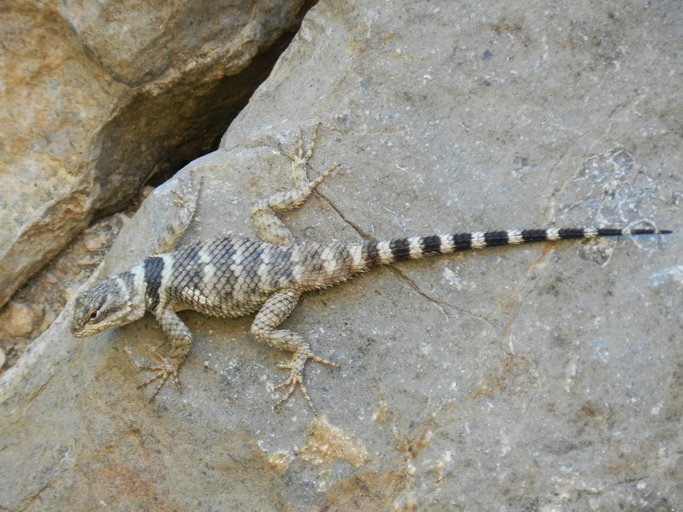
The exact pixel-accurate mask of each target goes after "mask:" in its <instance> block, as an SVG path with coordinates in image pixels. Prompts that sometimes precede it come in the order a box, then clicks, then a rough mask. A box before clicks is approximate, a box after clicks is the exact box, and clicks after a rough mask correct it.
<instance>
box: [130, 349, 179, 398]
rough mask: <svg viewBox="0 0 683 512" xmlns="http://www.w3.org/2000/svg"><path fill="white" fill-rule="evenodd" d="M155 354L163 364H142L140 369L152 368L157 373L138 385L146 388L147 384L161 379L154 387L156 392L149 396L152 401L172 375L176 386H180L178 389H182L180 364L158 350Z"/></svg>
mask: <svg viewBox="0 0 683 512" xmlns="http://www.w3.org/2000/svg"><path fill="white" fill-rule="evenodd" d="M153 353H154V355H155V356H156V357H157V359H159V361H160V362H161V364H159V365H157V366H140V367H139V368H140V370H150V371H152V372H156V374H155V375H153V376H152V377H151V378H149V379H147V380H146V381H145V382H143V383H142V384H140V385H139V386H138V389H140V388H144V387H145V386H148V385H149V384H151V383H152V382H155V381H159V383H158V384H157V386H156V388H154V392H153V393H152V396H151V397H150V398H149V401H150V402H151V401H152V400H154V397H156V396H157V393H159V390H161V388H162V387H164V384H166V382H168V379H170V378H171V377H172V378H173V382H175V385H176V387H177V388H178V391H180V380H179V379H178V370H179V369H180V365H178V364H176V363H174V362H173V361H171V360H170V359H168V358H167V357H164V356H162V355H161V354H159V352H157V350H156V349H155V350H154V352H153Z"/></svg>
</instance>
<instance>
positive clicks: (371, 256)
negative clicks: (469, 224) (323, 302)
mask: <svg viewBox="0 0 683 512" xmlns="http://www.w3.org/2000/svg"><path fill="white" fill-rule="evenodd" d="M670 233H671V231H670V230H667V229H615V228H562V229H555V228H551V229H524V230H519V231H517V230H511V231H481V232H473V233H457V234H452V235H430V236H417V237H412V238H396V239H393V240H385V241H381V242H376V241H370V242H365V243H364V244H363V253H364V255H365V258H364V260H365V261H363V264H364V265H367V267H372V266H376V265H389V264H391V263H394V262H396V261H404V260H411V259H419V258H424V257H425V256H429V255H432V254H449V253H453V252H456V251H467V250H470V249H483V248H485V247H499V246H503V245H518V244H526V243H533V242H552V241H556V240H571V239H588V238H598V237H608V236H631V235H667V234H670Z"/></svg>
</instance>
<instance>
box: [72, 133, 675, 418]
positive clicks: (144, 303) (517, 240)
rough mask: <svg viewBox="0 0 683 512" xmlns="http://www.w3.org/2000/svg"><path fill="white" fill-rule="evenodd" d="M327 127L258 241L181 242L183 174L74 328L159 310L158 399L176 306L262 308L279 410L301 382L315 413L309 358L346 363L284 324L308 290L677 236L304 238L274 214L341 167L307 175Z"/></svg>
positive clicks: (175, 348)
mask: <svg viewBox="0 0 683 512" xmlns="http://www.w3.org/2000/svg"><path fill="white" fill-rule="evenodd" d="M319 126H320V125H317V126H316V128H315V129H314V131H313V134H312V136H311V140H310V143H309V144H308V145H307V147H305V146H306V145H305V144H304V138H303V133H302V132H301V131H300V132H299V136H298V143H297V144H296V145H295V146H294V148H293V149H292V150H291V151H290V152H289V153H288V154H287V155H286V156H288V157H289V158H290V160H291V165H290V174H291V180H292V187H291V188H290V189H288V190H286V191H281V192H278V193H276V194H274V195H272V196H270V197H268V198H267V199H263V200H261V201H258V202H257V204H256V205H255V206H254V208H253V209H252V211H251V216H252V221H253V223H254V226H255V228H256V231H257V233H258V236H259V239H258V240H257V239H251V238H246V237H242V236H238V235H235V234H227V235H225V236H224V237H222V238H218V239H213V240H209V241H199V242H196V243H192V244H189V245H184V246H183V245H181V246H178V247H175V245H176V241H177V240H178V238H179V237H180V236H181V235H182V234H183V233H184V232H185V230H186V229H187V227H188V226H189V225H190V223H191V222H192V220H193V218H194V215H195V212H196V209H197V203H198V198H199V194H200V189H201V180H199V179H197V178H196V177H195V176H194V173H190V175H189V177H188V178H187V179H185V180H182V179H181V180H180V182H181V191H180V193H178V192H175V191H174V193H175V194H176V195H177V196H178V200H177V201H176V202H175V204H176V205H177V206H180V208H178V210H177V213H176V214H175V217H174V218H173V219H171V221H170V222H169V224H168V226H167V229H166V231H165V232H164V233H163V234H162V235H161V237H160V238H159V240H158V241H157V243H156V245H155V250H154V254H153V255H152V256H149V257H147V258H146V259H144V260H143V261H141V262H140V263H138V264H136V265H134V266H133V267H131V268H129V269H128V270H127V271H125V272H122V273H119V274H116V275H113V276H110V277H106V278H104V279H101V280H99V281H98V282H97V283H95V284H94V285H93V286H92V287H90V288H89V289H86V290H85V291H83V292H81V293H80V294H79V295H78V296H77V298H76V300H75V306H74V314H73V321H72V325H71V332H72V334H73V335H74V336H76V337H85V336H91V335H94V334H97V333H99V332H102V331H104V330H107V329H111V328H114V327H120V326H123V325H126V324H128V323H130V322H133V321H135V320H137V319H139V318H141V317H142V316H143V315H144V314H145V313H146V312H149V313H151V314H152V315H153V316H154V318H155V319H156V321H157V323H158V324H159V326H160V327H161V329H162V331H163V332H164V334H165V336H166V338H167V340H168V341H170V349H169V351H168V354H167V355H166V356H163V355H161V354H160V353H159V352H158V350H157V349H154V350H153V354H154V355H155V357H156V358H157V359H158V360H159V364H158V365H147V366H140V367H139V368H140V370H146V371H151V372H154V373H153V375H152V376H151V377H150V378H149V379H148V380H146V381H145V382H143V383H142V384H140V385H139V386H138V387H139V388H141V387H145V386H148V385H150V384H152V383H154V382H156V386H155V389H154V391H153V392H152V394H151V397H150V401H152V400H153V399H154V398H155V397H156V396H157V394H158V393H159V391H160V390H161V388H162V387H163V386H164V385H165V384H166V383H167V382H168V381H169V379H172V380H173V382H175V384H176V386H177V387H178V389H180V381H179V379H178V371H179V370H180V368H181V366H182V364H183V362H184V361H185V359H186V357H187V354H188V352H189V350H190V345H191V344H192V333H191V332H190V330H189V328H188V327H187V326H186V325H185V323H184V322H183V321H182V320H181V319H180V318H179V317H178V315H177V312H179V311H183V310H194V311H198V312H200V313H203V314H206V315H210V316H216V317H223V318H237V317H242V316H247V315H251V314H254V313H255V317H254V320H253V322H252V324H251V328H250V333H251V335H252V336H253V337H254V338H256V339H257V340H258V341H260V342H263V343H266V344H268V345H271V346H272V347H275V348H277V349H280V350H283V351H287V352H291V353H292V357H291V360H290V361H289V362H284V363H281V364H278V365H277V367H278V368H280V369H284V370H289V376H288V378H287V379H285V380H284V381H283V382H282V383H280V384H278V385H277V386H275V389H283V388H285V389H286V391H285V393H284V396H283V397H282V398H281V399H280V400H279V401H278V402H277V403H276V404H275V408H278V407H279V406H280V405H282V404H283V403H284V402H286V401H287V400H288V399H289V398H290V397H291V396H292V394H293V393H294V392H295V390H296V389H297V387H298V388H299V389H300V390H301V392H302V394H303V396H304V398H305V399H306V401H307V402H308V405H309V406H310V407H311V409H312V411H313V412H314V413H315V407H314V406H313V401H312V399H311V397H310V395H309V393H308V390H307V389H306V385H305V383H304V366H305V364H306V363H307V361H308V360H311V361H315V362H317V363H320V364H323V365H328V366H334V367H338V365H337V364H335V363H333V362H331V361H328V360H326V359H323V358H321V357H318V356H317V355H316V354H315V353H314V352H313V351H312V350H311V346H310V344H309V343H308V342H307V341H306V339H305V338H304V337H303V336H301V335H300V334H298V333H296V332H293V331H291V330H288V329H281V328H280V325H281V324H282V323H283V322H284V321H285V319H286V318H287V317H288V316H289V314H290V313H291V312H292V311H293V310H294V308H295V307H296V305H297V303H298V302H299V299H300V297H301V295H302V294H303V293H305V292H309V291H313V290H319V289H323V288H326V287H328V286H332V285H335V284H338V283H341V282H344V281H347V280H348V279H349V278H351V277H353V276H354V275H356V274H359V273H361V272H365V271H367V270H369V269H371V268H373V267H378V266H382V265H390V264H393V263H396V262H399V261H403V260H415V259H420V258H423V257H426V256H431V255H438V254H449V253H453V252H457V251H464V250H469V249H483V248H485V247H499V246H504V245H518V244H525V243H532V242H553V241H556V240H569V239H593V238H597V237H612V236H628V235H655V234H669V233H671V231H670V230H660V229H656V228H653V229H628V228H625V229H620V228H593V227H588V228H563V229H557V228H547V229H525V230H507V231H486V232H470V233H457V234H442V235H428V236H416V237H411V238H395V239H392V240H384V241H376V240H365V241H362V242H353V243H345V242H340V241H332V242H329V243H320V242H296V241H295V239H294V237H293V235H292V233H291V232H290V231H289V229H287V227H286V226H285V225H284V223H283V222H282V220H281V219H280V218H279V217H278V216H277V215H276V214H277V213H278V212H283V211H287V210H292V209H295V208H297V207H299V206H301V205H302V204H303V203H304V202H305V201H306V199H308V198H309V196H310V195H311V194H312V193H313V191H314V190H315V189H316V187H318V185H320V183H321V182H322V181H323V180H324V179H325V178H326V177H327V176H328V175H329V174H330V173H331V172H332V171H333V170H334V169H335V168H336V167H337V166H336V165H333V166H331V167H330V168H329V169H328V170H327V171H325V172H324V173H323V174H321V175H320V176H319V177H318V178H316V179H314V180H310V179H309V177H308V172H307V168H308V167H309V161H310V159H311V157H312V155H313V149H314V148H315V145H316V140H317V134H318V129H319Z"/></svg>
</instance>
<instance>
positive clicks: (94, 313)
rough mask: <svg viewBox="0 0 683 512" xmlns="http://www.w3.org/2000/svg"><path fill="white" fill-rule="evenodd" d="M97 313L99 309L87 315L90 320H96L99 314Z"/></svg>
mask: <svg viewBox="0 0 683 512" xmlns="http://www.w3.org/2000/svg"><path fill="white" fill-rule="evenodd" d="M99 314H100V310H99V309H96V310H94V311H93V312H92V313H90V316H89V318H90V320H97V317H98V316H99Z"/></svg>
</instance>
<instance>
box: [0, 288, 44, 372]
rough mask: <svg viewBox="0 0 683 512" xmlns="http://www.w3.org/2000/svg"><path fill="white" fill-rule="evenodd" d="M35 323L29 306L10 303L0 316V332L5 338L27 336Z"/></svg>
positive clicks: (33, 314) (34, 317)
mask: <svg viewBox="0 0 683 512" xmlns="http://www.w3.org/2000/svg"><path fill="white" fill-rule="evenodd" d="M35 322H36V315H35V313H34V311H33V309H31V307H30V306H28V305H26V304H22V303H21V302H14V301H12V302H10V303H9V304H7V307H6V308H5V309H4V310H3V313H2V315H0V332H3V333H4V334H5V335H6V336H28V335H29V334H31V331H32V330H33V326H34V324H35ZM0 366H2V365H0Z"/></svg>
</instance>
